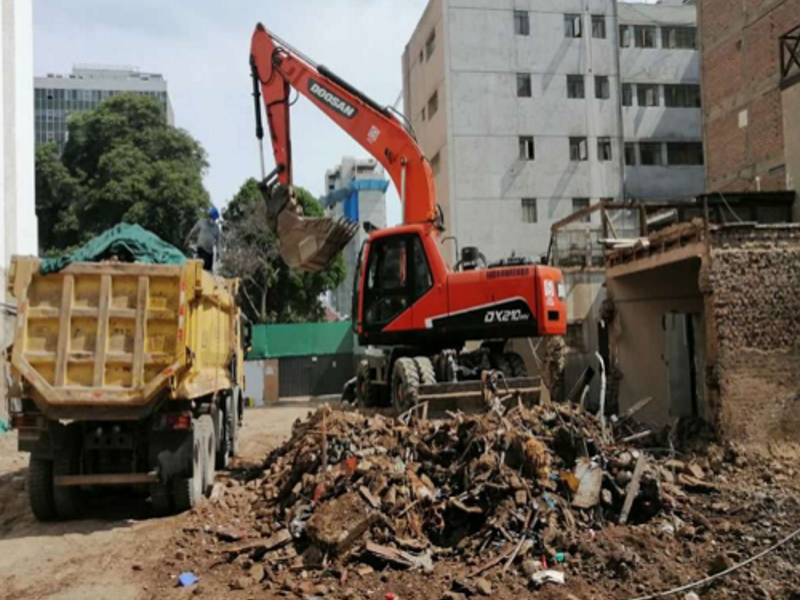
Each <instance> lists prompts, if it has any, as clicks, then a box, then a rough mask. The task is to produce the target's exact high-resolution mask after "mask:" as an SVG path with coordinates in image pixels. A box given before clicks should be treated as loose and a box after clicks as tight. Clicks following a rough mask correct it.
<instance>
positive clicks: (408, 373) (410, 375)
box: [392, 357, 420, 414]
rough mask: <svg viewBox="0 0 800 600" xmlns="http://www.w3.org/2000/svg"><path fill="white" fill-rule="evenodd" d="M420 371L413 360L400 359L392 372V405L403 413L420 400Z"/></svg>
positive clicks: (398, 411)
mask: <svg viewBox="0 0 800 600" xmlns="http://www.w3.org/2000/svg"><path fill="white" fill-rule="evenodd" d="M419 383H420V377H419V370H418V369H417V363H416V362H414V359H413V358H407V357H403V358H398V359H397V361H396V362H395V363H394V369H393V370H392V405H393V406H394V409H395V411H397V413H398V414H399V413H403V412H405V411H407V410H408V409H409V408H411V407H412V406H414V405H415V404H417V400H418V399H419Z"/></svg>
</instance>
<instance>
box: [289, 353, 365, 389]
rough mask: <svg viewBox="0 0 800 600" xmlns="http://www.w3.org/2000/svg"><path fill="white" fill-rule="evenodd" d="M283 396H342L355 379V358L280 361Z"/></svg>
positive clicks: (301, 358)
mask: <svg viewBox="0 0 800 600" xmlns="http://www.w3.org/2000/svg"><path fill="white" fill-rule="evenodd" d="M279 368H280V397H281V398H292V397H297V396H323V395H326V394H338V393H340V392H341V391H342V388H343V387H344V384H345V382H347V380H348V379H351V378H352V377H354V376H355V357H354V356H353V354H352V353H350V354H334V355H328V356H302V357H287V358H282V359H280V367H279Z"/></svg>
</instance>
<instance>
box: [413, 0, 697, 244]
mask: <svg viewBox="0 0 800 600" xmlns="http://www.w3.org/2000/svg"><path fill="white" fill-rule="evenodd" d="M695 26H696V7H695V6H693V5H692V4H691V3H685V2H684V1H683V0H665V1H662V2H660V3H658V4H656V5H649V4H623V3H619V4H618V3H617V2H616V1H615V0H431V1H430V3H429V4H428V7H427V8H426V10H425V13H424V14H423V16H422V19H421V20H420V22H419V24H418V26H417V28H416V30H415V32H414V34H413V36H412V37H411V40H410V41H409V42H408V45H407V46H406V51H405V53H404V56H403V82H404V99H405V112H406V116H407V117H408V119H409V120H410V121H411V123H412V125H413V127H414V129H415V130H416V132H417V134H418V136H419V139H420V142H421V144H422V146H423V149H424V150H425V152H426V154H427V155H428V157H429V159H430V161H431V164H432V167H433V171H434V173H435V174H436V187H437V191H438V197H439V203H440V204H441V205H442V207H443V209H444V213H445V217H446V221H447V223H448V229H449V231H450V232H451V233H454V234H455V235H456V236H457V237H458V240H459V243H460V244H461V246H464V245H476V246H478V247H480V248H481V250H482V251H483V252H484V254H486V256H487V257H488V258H489V259H490V260H492V259H498V258H502V257H503V256H507V255H509V254H510V253H512V252H515V253H517V254H518V255H519V254H522V255H528V256H539V255H542V254H544V253H545V252H546V251H547V248H548V243H549V239H550V225H551V224H552V223H553V222H556V221H559V220H560V219H562V218H564V217H567V216H569V215H570V214H572V213H573V212H575V211H577V210H580V209H583V208H586V207H587V206H589V205H590V204H592V203H595V202H597V201H599V200H601V199H607V198H608V199H622V198H629V199H644V200H647V199H667V198H669V199H675V198H681V197H690V196H693V195H695V194H698V193H700V192H702V191H703V190H704V173H703V166H702V162H703V151H702V125H701V110H700V90H699V83H700V72H699V57H698V52H697V39H696V38H697V36H696V28H695ZM595 218H596V217H595ZM452 250H453V246H452V245H448V246H447V251H448V252H449V253H450V258H451V259H452V258H453V257H452Z"/></svg>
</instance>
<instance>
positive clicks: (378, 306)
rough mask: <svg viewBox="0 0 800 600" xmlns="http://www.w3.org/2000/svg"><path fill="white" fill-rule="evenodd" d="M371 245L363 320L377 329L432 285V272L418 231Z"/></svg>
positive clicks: (368, 325) (370, 326)
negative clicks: (416, 233)
mask: <svg viewBox="0 0 800 600" xmlns="http://www.w3.org/2000/svg"><path fill="white" fill-rule="evenodd" d="M371 246H372V247H371V249H370V253H369V264H368V266H367V277H366V288H367V289H366V290H365V294H364V298H365V308H366V310H365V313H364V314H365V324H366V326H367V328H372V329H376V328H377V329H380V328H382V327H383V326H385V325H387V324H388V323H389V322H390V321H392V320H393V319H394V318H395V317H397V316H398V315H399V314H400V313H402V312H403V311H404V310H406V309H407V308H408V307H410V306H411V305H412V304H413V303H414V302H416V301H417V300H418V299H419V298H421V297H422V296H423V295H424V294H425V293H426V292H428V291H429V290H430V289H431V288H432V287H433V275H432V273H431V269H430V266H429V265H428V260H427V258H426V256H425V249H424V246H423V244H422V240H421V239H420V237H419V236H418V235H408V236H402V237H400V238H384V239H381V240H377V241H375V242H373V243H372V244H371Z"/></svg>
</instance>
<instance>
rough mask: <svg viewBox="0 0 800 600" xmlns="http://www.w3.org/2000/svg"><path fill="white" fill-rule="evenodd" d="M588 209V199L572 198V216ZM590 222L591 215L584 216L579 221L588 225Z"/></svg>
mask: <svg viewBox="0 0 800 600" xmlns="http://www.w3.org/2000/svg"><path fill="white" fill-rule="evenodd" d="M587 208H589V199H588V198H573V199H572V214H573V215H574V214H575V213H579V212H581V211H582V210H586V209H587ZM591 220H592V215H586V216H584V217H583V218H582V219H581V221H582V222H584V223H589V222H590V221H591Z"/></svg>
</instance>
